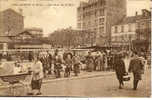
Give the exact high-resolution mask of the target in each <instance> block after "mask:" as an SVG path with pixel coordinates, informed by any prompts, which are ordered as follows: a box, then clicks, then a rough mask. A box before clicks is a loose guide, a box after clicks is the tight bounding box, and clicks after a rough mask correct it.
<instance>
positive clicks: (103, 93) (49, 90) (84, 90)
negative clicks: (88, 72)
mask: <svg viewBox="0 0 152 100" xmlns="http://www.w3.org/2000/svg"><path fill="white" fill-rule="evenodd" d="M150 74H151V73H150V69H149V70H148V69H147V70H146V72H145V74H144V75H143V80H142V81H140V83H139V88H138V90H137V91H134V90H132V87H133V84H132V83H133V79H132V78H131V80H130V81H129V82H125V86H124V88H123V89H118V81H117V79H116V76H115V74H114V73H113V74H111V75H110V74H109V75H107V76H106V75H105V76H99V77H88V78H87V77H86V78H82V79H75V80H70V79H69V80H62V81H56V82H55V81H54V82H48V83H46V84H43V86H42V93H43V96H67V97H69V96H70V97H150V95H151V86H150V84H151V83H150V80H151V78H150Z"/></svg>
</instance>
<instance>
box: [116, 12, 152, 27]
mask: <svg viewBox="0 0 152 100" xmlns="http://www.w3.org/2000/svg"><path fill="white" fill-rule="evenodd" d="M136 13H137V12H136ZM150 18H151V13H150V12H149V11H148V10H146V9H142V14H141V15H137V14H136V15H135V16H128V17H124V18H123V19H122V20H120V21H119V22H118V23H117V24H116V25H123V24H129V23H136V21H138V20H142V19H150Z"/></svg>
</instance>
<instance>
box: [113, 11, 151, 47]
mask: <svg viewBox="0 0 152 100" xmlns="http://www.w3.org/2000/svg"><path fill="white" fill-rule="evenodd" d="M150 18H151V14H150V12H149V11H148V10H146V9H143V10H142V14H141V15H138V12H136V14H135V16H130V17H125V18H123V19H122V21H120V22H119V23H118V24H116V25H114V26H112V28H111V33H112V45H119V46H120V45H131V44H132V42H133V41H135V40H137V41H138V42H140V41H146V40H147V41H149V43H150V40H151V38H150V37H151V36H150V34H151V19H150ZM137 41H136V42H137ZM140 46H141V45H140Z"/></svg>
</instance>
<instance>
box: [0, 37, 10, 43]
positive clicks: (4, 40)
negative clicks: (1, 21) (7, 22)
mask: <svg viewBox="0 0 152 100" xmlns="http://www.w3.org/2000/svg"><path fill="white" fill-rule="evenodd" d="M10 42H12V40H11V39H10V37H8V36H0V43H10Z"/></svg>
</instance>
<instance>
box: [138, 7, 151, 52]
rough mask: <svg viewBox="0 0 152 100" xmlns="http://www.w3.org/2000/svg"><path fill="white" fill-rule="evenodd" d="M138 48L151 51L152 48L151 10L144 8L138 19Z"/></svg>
mask: <svg viewBox="0 0 152 100" xmlns="http://www.w3.org/2000/svg"><path fill="white" fill-rule="evenodd" d="M136 34H137V39H136V41H135V44H136V45H137V48H138V49H139V48H141V49H142V50H146V51H150V49H151V12H150V11H148V10H146V9H143V10H142V15H141V17H140V18H138V19H137V20H136Z"/></svg>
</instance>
